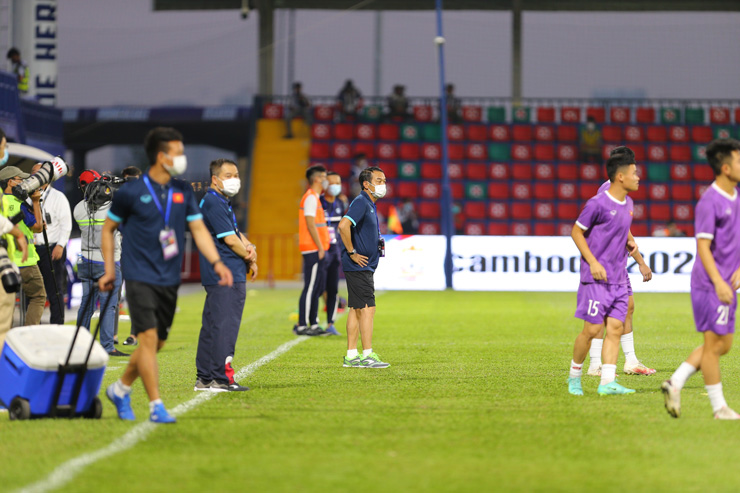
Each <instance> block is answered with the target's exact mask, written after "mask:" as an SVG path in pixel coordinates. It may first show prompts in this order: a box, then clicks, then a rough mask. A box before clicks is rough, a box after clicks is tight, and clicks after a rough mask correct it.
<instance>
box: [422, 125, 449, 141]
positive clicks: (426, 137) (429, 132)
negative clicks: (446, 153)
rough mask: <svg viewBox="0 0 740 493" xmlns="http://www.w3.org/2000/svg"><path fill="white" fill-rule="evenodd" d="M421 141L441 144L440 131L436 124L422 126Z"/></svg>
mask: <svg viewBox="0 0 740 493" xmlns="http://www.w3.org/2000/svg"><path fill="white" fill-rule="evenodd" d="M448 130H449V127H448ZM421 140H423V141H425V142H441V141H442V129H441V128H440V126H439V125H437V124H436V123H431V124H429V125H422V127H421Z"/></svg>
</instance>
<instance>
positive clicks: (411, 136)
mask: <svg viewBox="0 0 740 493" xmlns="http://www.w3.org/2000/svg"><path fill="white" fill-rule="evenodd" d="M420 135H421V134H420V133H419V127H417V126H416V125H414V124H413V123H405V124H403V125H401V140H403V141H407V142H416V141H418V140H419V137H420Z"/></svg>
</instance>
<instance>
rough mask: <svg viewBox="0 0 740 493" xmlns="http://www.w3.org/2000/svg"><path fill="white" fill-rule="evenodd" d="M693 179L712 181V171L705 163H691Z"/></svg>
mask: <svg viewBox="0 0 740 493" xmlns="http://www.w3.org/2000/svg"><path fill="white" fill-rule="evenodd" d="M692 171H693V174H694V180H696V181H706V182H712V181H714V171H712V168H711V167H710V166H709V165H708V164H707V163H695V164H693V165H692Z"/></svg>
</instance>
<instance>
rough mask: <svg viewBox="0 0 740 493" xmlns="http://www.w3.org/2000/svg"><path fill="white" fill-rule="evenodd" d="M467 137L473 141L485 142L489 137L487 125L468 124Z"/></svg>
mask: <svg viewBox="0 0 740 493" xmlns="http://www.w3.org/2000/svg"><path fill="white" fill-rule="evenodd" d="M465 133H466V134H467V139H468V140H470V141H473V142H485V141H486V140H487V139H488V128H487V127H486V126H485V125H468V127H467V129H466V132H465Z"/></svg>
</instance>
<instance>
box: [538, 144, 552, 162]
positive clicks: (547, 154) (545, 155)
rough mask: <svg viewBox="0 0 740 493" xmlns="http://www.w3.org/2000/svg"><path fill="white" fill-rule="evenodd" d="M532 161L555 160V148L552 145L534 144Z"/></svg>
mask: <svg viewBox="0 0 740 493" xmlns="http://www.w3.org/2000/svg"><path fill="white" fill-rule="evenodd" d="M534 159H535V160H537V161H553V160H555V146H554V145H552V144H535V145H534Z"/></svg>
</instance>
